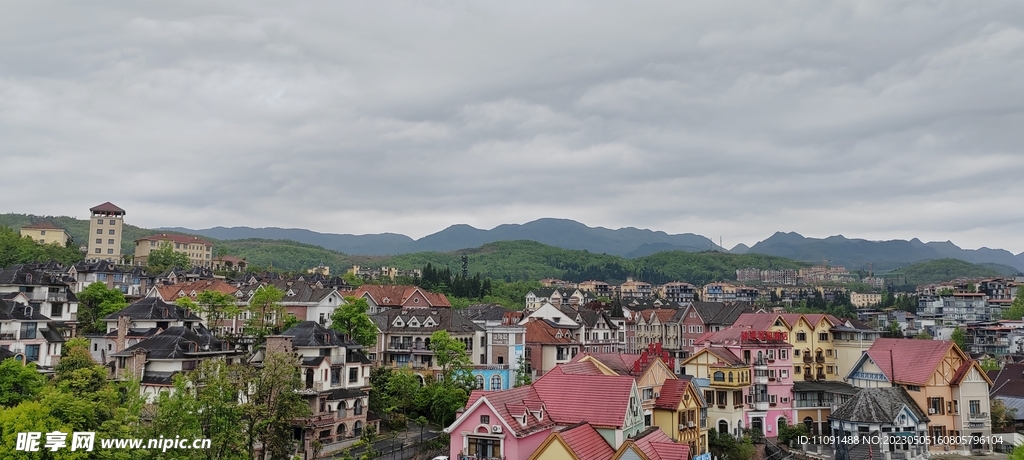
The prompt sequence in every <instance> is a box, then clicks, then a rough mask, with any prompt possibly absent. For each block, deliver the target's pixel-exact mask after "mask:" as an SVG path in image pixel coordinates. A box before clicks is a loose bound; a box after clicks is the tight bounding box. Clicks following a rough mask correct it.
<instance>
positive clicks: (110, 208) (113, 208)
mask: <svg viewBox="0 0 1024 460" xmlns="http://www.w3.org/2000/svg"><path fill="white" fill-rule="evenodd" d="M89 211H90V212H111V213H121V214H124V209H121V208H119V207H117V205H115V204H114V203H111V202H109V201H108V202H106V203H103V204H101V205H97V206H93V207H92V208H89Z"/></svg>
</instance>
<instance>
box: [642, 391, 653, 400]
mask: <svg viewBox="0 0 1024 460" xmlns="http://www.w3.org/2000/svg"><path fill="white" fill-rule="evenodd" d="M649 399H654V389H653V388H644V401H647V400H649Z"/></svg>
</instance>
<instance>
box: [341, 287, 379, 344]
mask: <svg viewBox="0 0 1024 460" xmlns="http://www.w3.org/2000/svg"><path fill="white" fill-rule="evenodd" d="M369 309H370V306H369V304H368V303H367V302H366V299H364V298H362V297H359V298H357V297H352V296H348V297H345V303H344V304H342V305H339V306H338V308H336V309H334V312H333V313H331V329H334V330H336V331H339V332H341V333H343V334H345V335H346V336H348V337H349V338H350V339H351V340H352V341H354V342H356V343H358V344H360V345H362V346H364V347H369V346H372V345H373V344H375V343H377V325H376V324H374V323H373V320H371V319H370V316H369V315H368V314H367V312H368V311H369Z"/></svg>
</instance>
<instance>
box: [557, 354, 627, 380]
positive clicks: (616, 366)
mask: <svg viewBox="0 0 1024 460" xmlns="http://www.w3.org/2000/svg"><path fill="white" fill-rule="evenodd" d="M588 356H589V357H590V358H591V359H596V360H597V361H599V362H600V363H601V364H604V365H605V366H606V367H607V368H609V369H611V370H612V371H614V372H615V373H616V374H619V375H631V374H632V372H633V363H635V362H636V361H637V360H639V359H640V356H641V355H638V354H625V353H592V352H584V353H578V354H576V356H573V358H572V360H571V361H572V362H580V361H581V360H583V358H585V357H588Z"/></svg>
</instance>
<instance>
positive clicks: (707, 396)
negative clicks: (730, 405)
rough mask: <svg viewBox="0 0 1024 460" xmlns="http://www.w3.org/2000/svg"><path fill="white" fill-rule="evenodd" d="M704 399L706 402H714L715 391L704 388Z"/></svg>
mask: <svg viewBox="0 0 1024 460" xmlns="http://www.w3.org/2000/svg"><path fill="white" fill-rule="evenodd" d="M704 401H707V403H708V404H711V403H713V402H715V392H714V391H711V390H704Z"/></svg>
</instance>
